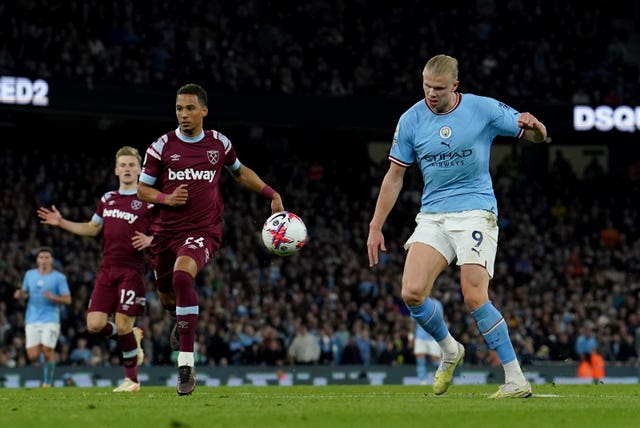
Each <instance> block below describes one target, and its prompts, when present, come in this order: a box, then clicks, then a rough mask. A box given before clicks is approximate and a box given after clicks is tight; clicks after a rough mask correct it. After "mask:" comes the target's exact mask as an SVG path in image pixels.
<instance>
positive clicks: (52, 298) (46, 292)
mask: <svg viewBox="0 0 640 428" xmlns="http://www.w3.org/2000/svg"><path fill="white" fill-rule="evenodd" d="M43 294H44V297H46V298H47V299H49V300H52V301H55V299H54V297H53V294H51V291H49V290H47V291H45V292H44V293H43Z"/></svg>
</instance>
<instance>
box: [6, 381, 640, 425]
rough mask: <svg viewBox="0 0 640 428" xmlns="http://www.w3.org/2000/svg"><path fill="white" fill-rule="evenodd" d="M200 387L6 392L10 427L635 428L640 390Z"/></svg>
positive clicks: (639, 418) (621, 387)
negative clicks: (509, 394)
mask: <svg viewBox="0 0 640 428" xmlns="http://www.w3.org/2000/svg"><path fill="white" fill-rule="evenodd" d="M430 388H431V387H425V386H421V387H419V386H396V385H392V386H347V385H344V386H267V387H256V386H249V387H205V386H198V387H197V389H196V391H195V392H194V394H193V395H191V396H186V397H180V396H178V395H177V394H176V392H175V389H173V388H169V387H156V386H154V387H143V388H142V389H141V390H140V391H139V392H137V393H130V394H124V393H122V394H115V393H113V392H111V388H50V389H27V388H22V389H0V427H3V428H4V427H7V428H10V427H16V428H31V427H33V428H44V427H46V428H49V427H52V428H101V427H116V428H125V427H129V428H147V427H149V428H163V427H169V428H188V427H189V428H195V427H233V428H236V427H261V428H264V427H305V428H307V427H323V428H325V427H326V428H339V427H349V428H351V427H392V428H401V427H420V428H436V427H454V428H463V427H490V428H498V427H536V428H540V427H545V428H546V427H563V428H573V427H575V428H589V427H615V428H623V427H634V428H637V427H638V426H640V385H558V386H554V385H550V384H549V385H534V396H533V397H532V398H529V399H510V400H490V399H488V398H487V397H488V395H489V394H490V393H492V392H494V391H495V390H496V388H497V385H478V386H476V385H474V386H463V385H461V386H456V385H454V386H452V387H451V388H450V389H449V391H448V392H447V393H446V394H444V395H442V396H435V395H433V394H432V393H431V389H430Z"/></svg>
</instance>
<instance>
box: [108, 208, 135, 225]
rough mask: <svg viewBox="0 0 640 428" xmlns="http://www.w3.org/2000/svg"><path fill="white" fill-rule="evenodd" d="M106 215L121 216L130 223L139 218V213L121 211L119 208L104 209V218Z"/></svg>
mask: <svg viewBox="0 0 640 428" xmlns="http://www.w3.org/2000/svg"><path fill="white" fill-rule="evenodd" d="M105 217H113V218H120V219H122V220H125V221H126V222H127V223H129V224H133V222H135V221H136V220H137V219H138V216H137V215H135V214H132V213H128V212H126V211H120V210H119V209H117V208H115V209H113V210H104V211H102V218H105Z"/></svg>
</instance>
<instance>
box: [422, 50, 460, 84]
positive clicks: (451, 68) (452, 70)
mask: <svg viewBox="0 0 640 428" xmlns="http://www.w3.org/2000/svg"><path fill="white" fill-rule="evenodd" d="M422 72H423V73H428V74H431V75H433V76H442V75H444V74H448V75H450V76H451V77H452V78H453V80H458V60H457V59H455V58H454V57H452V56H449V55H444V54H440V55H436V56H434V57H432V58H431V59H430V60H429V61H427V65H425V66H424V70H423V71H422Z"/></svg>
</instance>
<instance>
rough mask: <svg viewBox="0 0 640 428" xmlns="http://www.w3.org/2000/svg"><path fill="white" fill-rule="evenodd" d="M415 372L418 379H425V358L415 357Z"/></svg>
mask: <svg viewBox="0 0 640 428" xmlns="http://www.w3.org/2000/svg"><path fill="white" fill-rule="evenodd" d="M416 374H417V375H418V379H419V380H421V381H422V380H425V379H426V378H427V358H426V357H416Z"/></svg>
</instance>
